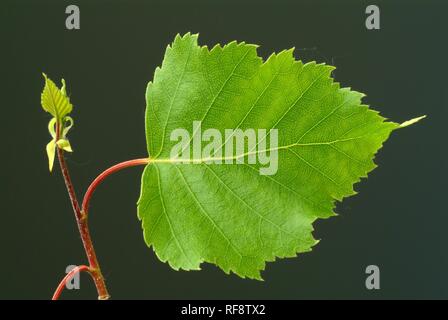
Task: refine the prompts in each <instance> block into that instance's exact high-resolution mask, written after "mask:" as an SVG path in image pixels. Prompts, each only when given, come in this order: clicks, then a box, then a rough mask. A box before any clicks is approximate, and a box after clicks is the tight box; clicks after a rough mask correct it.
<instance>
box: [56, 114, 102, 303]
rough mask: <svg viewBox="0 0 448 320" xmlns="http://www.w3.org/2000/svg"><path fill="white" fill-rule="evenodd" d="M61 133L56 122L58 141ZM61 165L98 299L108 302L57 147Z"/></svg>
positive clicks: (67, 172)
mask: <svg viewBox="0 0 448 320" xmlns="http://www.w3.org/2000/svg"><path fill="white" fill-rule="evenodd" d="M60 132H61V127H60V123H59V121H57V122H56V141H58V140H59V137H60ZM56 149H57V154H58V159H59V165H60V167H61V171H62V175H63V177H64V182H65V186H66V187H67V191H68V194H69V197H70V201H71V203H72V207H73V212H74V213H75V218H76V223H77V225H78V230H79V233H80V235H81V240H82V244H83V246H84V250H85V252H86V255H87V259H88V261H89V270H90V274H91V275H92V278H93V281H94V282H95V286H96V289H97V291H98V299H99V300H106V299H109V298H110V295H109V293H108V291H107V288H106V283H105V282H104V277H103V274H102V273H101V269H100V265H99V263H98V259H97V258H96V254H95V249H94V247H93V243H92V239H91V237H90V232H89V226H88V222H87V215H86V214H84V212H83V211H82V210H81V208H80V207H79V204H78V199H77V198H76V193H75V189H74V187H73V183H72V180H71V178H70V174H69V171H68V167H67V164H66V162H65V158H64V151H63V150H62V149H60V148H59V147H56Z"/></svg>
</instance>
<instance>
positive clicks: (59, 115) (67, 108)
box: [40, 73, 73, 121]
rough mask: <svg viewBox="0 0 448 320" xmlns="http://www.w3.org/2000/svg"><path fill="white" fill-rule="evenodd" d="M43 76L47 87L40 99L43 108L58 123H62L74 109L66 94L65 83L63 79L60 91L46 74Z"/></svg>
mask: <svg viewBox="0 0 448 320" xmlns="http://www.w3.org/2000/svg"><path fill="white" fill-rule="evenodd" d="M43 76H44V79H45V86H44V90H43V91H42V94H41V97H40V101H41V104H42V108H43V109H44V110H45V111H47V112H49V113H50V114H51V115H52V116H53V117H55V118H56V119H57V120H58V121H61V120H62V119H63V118H64V117H65V116H66V115H68V114H69V113H70V112H72V109H73V106H72V104H71V103H70V99H69V98H68V96H67V94H66V92H65V81H64V79H62V87H61V89H59V88H58V87H57V86H56V84H55V83H54V82H53V81H52V80H51V79H50V78H48V77H47V75H46V74H45V73H43Z"/></svg>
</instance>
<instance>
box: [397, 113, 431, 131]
mask: <svg viewBox="0 0 448 320" xmlns="http://www.w3.org/2000/svg"><path fill="white" fill-rule="evenodd" d="M424 118H426V115H423V116H420V117H417V118H414V119H411V120H407V121H405V122H403V123H401V124H400V125H399V126H398V128H405V127H408V126H410V125H413V124H414V123H417V122H419V121H420V120H422V119H424Z"/></svg>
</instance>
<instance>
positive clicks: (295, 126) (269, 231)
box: [138, 34, 411, 279]
mask: <svg viewBox="0 0 448 320" xmlns="http://www.w3.org/2000/svg"><path fill="white" fill-rule="evenodd" d="M256 48H257V46H255V45H251V44H246V43H237V42H231V43H229V44H227V45H225V46H224V47H222V46H220V45H217V46H215V47H213V49H211V50H209V49H208V48H207V47H205V46H203V47H201V46H198V44H197V35H190V34H186V35H185V36H183V37H180V36H177V37H176V38H175V40H174V43H173V44H172V45H171V46H168V48H167V49H166V53H165V57H164V60H163V63H162V66H161V68H157V69H156V71H155V75H154V79H153V82H151V83H149V85H148V87H147V92H146V101H147V108H146V135H147V148H148V152H149V155H150V158H151V160H150V163H149V164H148V165H147V166H146V168H145V170H144V173H143V177H142V187H141V195H140V199H139V201H138V217H139V219H141V220H142V226H143V231H144V238H145V241H146V243H147V244H148V246H152V247H153V248H154V251H155V252H156V254H157V256H158V257H159V258H160V259H161V260H162V261H167V262H168V263H169V264H170V265H171V266H172V267H173V268H174V269H185V270H197V269H200V264H201V263H202V262H209V263H213V264H216V265H218V266H219V267H220V268H221V269H222V270H224V271H225V272H226V273H229V272H230V271H232V272H234V273H236V274H238V275H239V276H241V277H249V278H255V279H260V278H261V276H260V270H263V269H264V268H265V262H267V261H274V260H275V259H276V257H280V258H284V257H294V256H296V255H297V254H298V253H302V252H307V251H310V250H311V248H312V247H313V246H314V245H315V244H316V243H317V241H316V240H315V239H314V238H313V236H312V231H313V226H312V224H313V222H314V221H315V220H316V219H318V218H328V217H331V216H333V215H335V213H334V212H333V210H334V207H335V201H336V200H338V201H341V200H342V199H343V198H344V197H347V196H350V195H353V194H355V191H354V190H353V185H354V184H355V183H357V182H359V181H360V178H362V177H367V173H368V172H369V171H371V170H372V169H374V168H375V164H374V162H373V158H374V155H375V153H376V152H377V151H378V149H380V148H381V146H382V144H383V142H384V141H385V140H386V139H387V138H388V137H389V134H390V133H391V132H392V131H393V130H394V129H397V128H399V127H400V125H399V124H397V123H394V122H389V121H385V118H383V117H381V116H380V115H379V114H378V113H377V112H376V111H373V110H371V109H369V107H368V106H367V105H364V104H362V102H361V99H362V97H363V94H362V93H359V92H356V91H353V90H350V89H349V88H340V86H339V84H338V83H336V82H334V80H333V79H332V78H331V71H332V70H333V69H334V67H331V66H328V65H325V64H316V63H314V62H311V63H306V64H304V63H302V62H301V61H296V60H295V59H294V57H293V50H286V51H282V52H280V53H278V54H272V55H271V56H270V57H269V59H267V61H265V62H263V60H262V59H261V58H260V57H259V56H258V55H257V52H256ZM195 123H196V124H197V123H199V124H200V127H198V125H196V129H193V130H192V129H191V128H192V127H194V126H195ZM409 123H411V122H405V123H404V124H403V125H407V124H409ZM179 128H183V129H185V130H186V131H189V133H190V136H189V137H190V139H189V141H188V142H191V141H192V140H193V142H195V141H197V140H196V138H195V137H196V136H197V134H198V133H199V132H204V134H205V132H208V133H209V138H210V134H211V133H212V132H214V135H215V137H217V136H218V135H217V134H216V132H218V133H221V134H222V135H223V136H224V133H225V131H226V129H241V130H243V132H246V133H247V132H249V130H251V129H254V130H260V129H261V130H266V131H262V132H274V131H270V130H271V129H277V130H278V147H275V148H268V149H266V150H261V151H260V150H259V151H253V150H254V149H253V148H252V149H251V150H248V149H245V151H244V154H237V153H235V152H233V147H232V149H231V153H230V156H229V154H227V153H226V154H225V155H224V154H223V153H222V152H220V151H219V149H221V147H222V146H223V145H224V144H225V141H224V140H220V141H219V143H218V146H219V147H218V148H216V147H215V148H214V153H213V154H218V156H216V157H211V158H210V157H207V156H205V157H204V156H203V155H202V154H201V153H197V152H195V151H193V157H190V158H188V159H187V160H186V161H183V162H182V161H177V160H176V158H173V157H172V156H171V152H172V150H173V147H174V146H175V145H176V144H177V143H178V142H177V141H172V134H173V132H176V131H175V130H176V129H179ZM198 128H200V129H198ZM209 129H210V130H211V131H210V130H209ZM207 130H209V131H207ZM213 130H214V131H213ZM181 132H185V131H181ZM260 132H261V131H260ZM240 133H241V132H240ZM268 138H270V139H273V137H272V136H270V137H268ZM268 138H266V139H268ZM229 139H233V137H232V136H228V137H227V138H226V140H229ZM209 142H210V140H209ZM199 143H201V141H199ZM210 143H211V142H210ZM261 143H262V141H261V140H257V144H256V145H255V147H257V145H258V144H261ZM268 146H269V145H268ZM187 148H188V151H190V146H189V145H188V146H187ZM193 149H194V148H193ZM204 150H205V149H204ZM277 152H278V164H277V166H278V168H277V170H276V171H275V172H274V174H272V175H263V174H260V172H261V171H260V169H261V168H262V167H263V166H264V165H263V164H262V163H260V162H257V163H254V162H253V161H252V162H251V163H250V162H249V161H239V162H238V161H237V160H246V158H249V157H250V156H255V155H257V156H261V155H262V153H264V155H265V156H266V153H270V154H271V153H277ZM258 153H259V154H258ZM187 154H189V153H187ZM195 154H196V156H195ZM220 154H221V155H220ZM198 155H199V156H198ZM224 160H225V161H226V162H225V163H226V164H224V163H223V164H220V163H219V162H220V161H221V162H222V161H224ZM233 160H235V161H233ZM228 161H229V162H228ZM232 161H233V162H232ZM230 162H232V163H233V164H229V163H230Z"/></svg>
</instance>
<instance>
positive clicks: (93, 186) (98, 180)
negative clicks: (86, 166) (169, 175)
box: [82, 158, 149, 216]
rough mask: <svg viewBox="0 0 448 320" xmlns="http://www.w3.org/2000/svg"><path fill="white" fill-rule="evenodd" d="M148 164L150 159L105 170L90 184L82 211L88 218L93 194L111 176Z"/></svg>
mask: <svg viewBox="0 0 448 320" xmlns="http://www.w3.org/2000/svg"><path fill="white" fill-rule="evenodd" d="M148 163H149V158H140V159H133V160H128V161H124V162H120V163H118V164H116V165H114V166H112V167H110V168H109V169H106V170H104V171H103V172H102V173H101V174H100V175H99V176H98V177H96V178H95V180H93V181H92V183H91V184H90V186H89V188H88V189H87V191H86V193H85V195H84V199H83V200H82V211H83V212H84V214H85V215H86V216H87V215H88V209H89V203H90V199H91V198H92V195H93V192H94V191H95V189H96V188H97V187H98V185H99V184H101V182H102V181H103V180H104V179H106V178H107V177H108V176H109V175H111V174H113V173H115V172H117V171H120V170H123V169H125V168H129V167H135V166H141V165H146V164H148Z"/></svg>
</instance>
